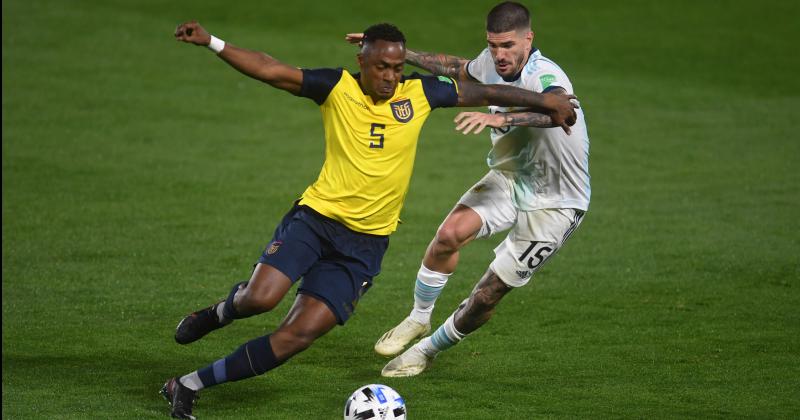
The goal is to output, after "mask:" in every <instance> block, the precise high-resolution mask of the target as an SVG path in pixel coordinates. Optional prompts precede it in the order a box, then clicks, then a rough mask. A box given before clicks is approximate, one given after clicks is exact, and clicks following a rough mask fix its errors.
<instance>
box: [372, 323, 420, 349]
mask: <svg viewBox="0 0 800 420" xmlns="http://www.w3.org/2000/svg"><path fill="white" fill-rule="evenodd" d="M429 332H431V324H421V323H419V322H417V321H414V320H413V319H411V317H407V318H406V319H404V320H403V322H401V323H400V324H398V325H397V326H396V327H394V328H392V329H391V330H389V331H387V332H386V334H384V335H383V336H381V338H379V339H378V342H377V343H375V352H376V353H378V354H380V355H381V356H394V355H395V354H397V353H400V352H401V351H403V349H404V348H405V347H406V345H408V343H410V342H411V340H413V339H415V338H419V337H422V336H425V335H426V334H428V333H429Z"/></svg>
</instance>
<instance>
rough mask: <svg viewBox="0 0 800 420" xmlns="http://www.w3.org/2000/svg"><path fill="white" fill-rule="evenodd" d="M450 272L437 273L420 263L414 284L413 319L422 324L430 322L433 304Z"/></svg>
mask: <svg viewBox="0 0 800 420" xmlns="http://www.w3.org/2000/svg"><path fill="white" fill-rule="evenodd" d="M449 277H450V274H445V273H437V272H436V271H433V270H429V269H428V268H427V267H425V265H424V264H423V265H420V267H419V272H417V282H416V283H415V284H414V309H413V310H412V311H411V315H409V316H410V317H411V319H413V320H414V321H417V322H419V323H420V324H430V323H431V314H432V313H433V306H434V304H435V303H436V299H437V298H438V297H439V294H440V293H442V289H444V286H445V285H446V284H447V279H448V278H449Z"/></svg>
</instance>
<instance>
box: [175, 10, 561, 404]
mask: <svg viewBox="0 0 800 420" xmlns="http://www.w3.org/2000/svg"><path fill="white" fill-rule="evenodd" d="M364 36H365V38H364V45H363V47H362V49H361V51H360V52H359V54H358V64H359V67H360V70H361V72H360V73H356V74H351V73H349V72H348V71H346V70H343V69H315V70H310V69H298V68H296V67H292V66H288V65H286V64H283V63H281V62H280V61H278V60H276V59H274V58H272V57H270V56H268V55H266V54H263V53H259V52H255V51H250V50H246V49H243V48H239V47H236V46H233V45H231V44H226V43H225V42H224V41H222V40H220V39H218V38H216V37H213V36H211V35H209V33H208V32H206V30H205V29H203V27H202V26H200V25H199V24H198V23H197V22H188V23H184V24H181V25H179V26H178V27H177V29H176V30H175V38H176V39H178V40H179V41H183V42H187V43H192V44H196V45H202V46H208V47H209V48H210V49H212V50H213V51H215V52H216V53H217V54H218V55H219V57H220V58H222V59H223V60H224V61H225V62H227V63H228V64H230V65H231V66H232V67H233V68H235V69H236V70H239V71H240V72H242V73H244V74H245V75H247V76H250V77H253V78H255V79H258V80H260V81H263V82H265V83H267V84H269V85H271V86H274V87H276V88H279V89H283V90H286V91H288V92H290V93H292V94H294V95H297V96H302V97H306V98H310V99H312V100H314V101H315V102H316V103H317V104H318V105H319V106H320V110H321V111H322V120H323V125H324V128H325V163H324V164H323V166H322V170H321V172H320V175H319V178H318V179H317V181H316V182H314V184H312V185H311V186H309V187H308V188H307V189H306V190H305V192H303V194H302V196H301V198H300V200H298V202H297V203H295V206H294V207H293V208H292V209H291V210H290V211H289V212H288V213H287V214H286V216H284V218H283V220H282V221H281V223H280V224H279V225H278V227H277V228H276V229H275V233H274V236H273V238H272V241H270V243H269V244H268V245H267V247H266V249H265V250H264V253H263V254H262V256H261V258H259V260H258V264H256V267H255V269H254V271H253V274H252V276H251V278H250V280H249V281H248V282H243V283H239V284H237V285H235V286H234V287H233V289H232V290H231V291H230V293H229V294H228V297H227V298H226V299H224V300H222V301H220V302H219V303H217V304H215V305H212V306H210V307H208V308H205V309H201V310H199V311H197V312H194V313H192V314H190V315H188V316H187V317H185V318H184V319H183V320H182V321H181V322H180V324H178V327H177V330H176V333H175V340H176V341H177V342H178V343H180V344H188V343H191V342H194V341H196V340H198V339H200V338H201V337H203V336H204V335H206V334H208V333H209V332H211V331H213V330H215V329H217V328H220V327H223V326H225V325H228V324H230V323H231V322H232V321H233V320H235V319H239V318H245V317H249V316H252V315H256V314H260V313H263V312H267V311H270V310H271V309H273V308H274V307H275V306H276V305H277V304H278V302H280V300H281V299H282V298H283V297H284V295H286V293H287V292H288V291H289V289H290V288H291V287H292V285H293V284H294V283H295V282H296V281H297V280H299V279H300V278H302V279H303V280H302V281H301V283H300V285H299V286H298V289H297V298H296V299H295V302H294V304H293V305H292V307H291V309H290V310H289V313H288V314H287V315H286V317H285V318H284V320H283V322H282V323H281V324H280V326H279V327H278V328H277V329H276V330H275V331H274V332H272V333H271V334H268V335H266V336H263V337H259V338H256V339H253V340H251V341H249V342H247V343H245V344H243V345H242V346H240V347H239V348H238V349H237V350H235V351H234V352H233V353H231V354H230V355H228V356H226V357H224V358H222V359H219V360H217V361H216V362H214V363H212V364H210V365H208V366H206V367H204V368H201V369H199V370H196V371H194V372H191V373H188V374H186V375H183V376H180V377H175V378H172V379H170V380H169V381H167V383H165V384H164V387H163V388H162V390H161V393H162V394H163V395H164V397H165V398H166V399H167V400H168V401H169V403H170V404H171V406H172V413H171V414H172V416H173V417H176V418H185V419H193V418H194V417H193V416H192V407H193V404H194V400H195V399H196V396H197V392H198V391H199V390H200V389H202V388H207V387H210V386H213V385H217V384H220V383H224V382H228V381H237V380H241V379H245V378H249V377H253V376H256V375H260V374H263V373H265V372H267V371H269V370H271V369H274V368H275V367H277V366H279V365H281V364H282V363H284V362H285V361H286V360H288V359H289V358H290V357H292V356H293V355H295V354H297V353H299V352H301V351H303V350H305V349H306V348H308V347H309V346H310V345H311V344H312V343H313V342H314V340H316V339H317V338H319V337H320V336H322V335H323V334H325V333H327V332H328V331H330V330H331V329H332V328H333V327H334V326H336V324H344V323H345V322H346V321H347V319H348V318H349V317H350V315H351V314H352V313H353V310H354V308H355V305H356V302H357V301H358V299H359V298H360V297H361V295H363V294H364V293H365V292H366V291H367V289H369V287H370V286H371V285H372V279H373V277H375V276H376V275H377V274H378V273H379V272H380V265H381V260H382V258H383V254H384V253H385V251H386V248H387V247H388V244H389V240H388V235H389V234H390V233H392V232H393V231H394V230H395V228H396V227H397V221H398V218H399V215H400V209H401V207H402V205H403V200H404V198H405V195H406V192H407V190H408V183H409V180H410V177H411V170H412V166H413V162H414V155H415V153H416V147H417V140H418V138H419V132H420V130H421V128H422V124H423V123H424V122H425V120H426V119H427V117H428V115H429V114H430V112H431V110H433V109H435V108H439V107H452V106H482V105H489V104H493V105H502V106H524V107H528V108H533V109H536V110H540V111H541V112H543V113H545V114H547V115H549V116H550V117H551V118H552V120H553V121H554V123H555V124H557V125H560V126H561V127H562V128H563V129H565V130H569V125H571V124H573V123H574V121H575V118H576V114H575V110H574V107H573V105H572V103H571V102H570V98H571V97H570V96H566V95H550V94H536V93H533V92H529V91H524V90H521V89H516V88H513V87H508V86H497V85H479V84H474V83H469V82H461V83H456V82H455V81H454V80H453V79H450V78H448V77H435V76H420V75H416V74H415V75H411V76H408V77H406V76H403V64H404V61H405V54H406V50H405V37H404V36H403V34H402V33H401V32H400V31H399V30H398V29H397V28H396V27H394V26H392V25H389V24H379V25H374V26H372V27H370V28H368V29H367V30H366V31H364Z"/></svg>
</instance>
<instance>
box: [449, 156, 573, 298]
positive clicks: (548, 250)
mask: <svg viewBox="0 0 800 420" xmlns="http://www.w3.org/2000/svg"><path fill="white" fill-rule="evenodd" d="M512 188H513V186H512V181H511V180H510V179H509V178H508V177H506V176H505V175H503V174H502V173H501V172H498V171H489V173H487V174H486V176H484V177H483V178H482V179H481V180H480V181H478V183H477V184H475V185H474V186H473V187H472V188H470V189H469V191H467V192H466V193H464V195H463V196H462V197H461V199H460V200H459V201H458V204H462V205H465V206H467V207H469V208H471V209H472V210H474V211H475V212H476V213H478V215H479V216H480V218H481V221H482V226H481V229H480V230H479V231H478V234H477V236H476V238H484V237H487V236H490V235H493V234H495V233H497V232H502V231H505V230H509V229H511V231H510V232H509V233H508V236H506V238H505V239H504V240H503V242H501V243H500V245H498V246H497V247H496V248H495V249H494V253H495V258H494V261H492V263H491V264H490V265H489V268H490V269H491V270H492V271H493V272H494V273H495V274H497V276H498V277H500V280H502V281H503V283H505V284H507V285H509V286H510V287H521V286H524V285H526V284H528V282H529V281H530V279H531V277H532V276H533V274H534V273H535V272H536V271H538V270H539V268H541V267H542V266H543V265H544V263H545V262H546V261H547V260H548V259H549V258H550V256H552V255H553V254H555V253H556V251H558V249H559V248H561V246H563V245H564V242H566V240H567V239H568V238H569V236H570V235H571V234H572V232H574V231H575V229H577V228H578V226H579V225H580V224H581V221H582V220H583V215H584V212H583V211H581V210H576V209H542V210H532V211H520V210H519V209H517V208H516V207H515V206H514V203H513V202H512V200H511V194H512Z"/></svg>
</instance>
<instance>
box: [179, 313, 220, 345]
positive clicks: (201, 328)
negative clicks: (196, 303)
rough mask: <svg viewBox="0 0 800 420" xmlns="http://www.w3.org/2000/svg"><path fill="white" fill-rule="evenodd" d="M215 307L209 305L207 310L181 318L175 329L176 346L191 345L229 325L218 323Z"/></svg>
mask: <svg viewBox="0 0 800 420" xmlns="http://www.w3.org/2000/svg"><path fill="white" fill-rule="evenodd" d="M217 305H219V303H218V304H217ZM217 305H211V306H209V307H208V308H203V309H200V310H199V311H196V312H192V313H191V314H189V315H187V316H186V317H185V318H183V319H182V320H181V322H180V323H179V324H178V326H177V327H176V328H175V341H177V342H178V344H189V343H193V342H195V341H197V340H199V339H201V338H203V336H205V335H206V334H208V333H210V332H211V331H214V330H216V329H218V328H222V327H224V326H226V325H228V324H230V322H225V323H222V322H219V318H217Z"/></svg>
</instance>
